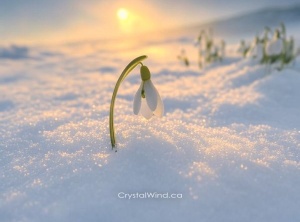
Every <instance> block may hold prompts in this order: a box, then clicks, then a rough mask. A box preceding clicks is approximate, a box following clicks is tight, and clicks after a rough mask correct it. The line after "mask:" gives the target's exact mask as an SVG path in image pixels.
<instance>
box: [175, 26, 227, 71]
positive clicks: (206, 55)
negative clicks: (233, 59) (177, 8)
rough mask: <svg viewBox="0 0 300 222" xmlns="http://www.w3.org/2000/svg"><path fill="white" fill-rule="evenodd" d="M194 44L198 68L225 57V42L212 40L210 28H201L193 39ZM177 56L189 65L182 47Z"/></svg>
mask: <svg viewBox="0 0 300 222" xmlns="http://www.w3.org/2000/svg"><path fill="white" fill-rule="evenodd" d="M195 46H197V47H198V66H199V68H200V69H202V68H204V67H205V66H206V65H208V64H211V63H214V62H218V61H222V60H223V58H224V57H225V47H226V43H225V41H224V40H220V41H216V40H214V38H213V32H212V30H211V29H210V30H209V31H207V30H201V32H200V34H199V35H198V37H197V39H196V41H195ZM177 58H178V59H179V60H180V61H182V62H183V63H184V64H185V65H186V66H189V65H190V62H189V59H188V57H187V55H186V53H185V50H184V49H183V50H181V53H180V55H178V56H177Z"/></svg>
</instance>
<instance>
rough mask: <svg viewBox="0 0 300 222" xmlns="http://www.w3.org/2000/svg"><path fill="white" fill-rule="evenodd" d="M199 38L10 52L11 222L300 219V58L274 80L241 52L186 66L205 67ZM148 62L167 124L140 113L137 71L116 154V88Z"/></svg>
mask: <svg viewBox="0 0 300 222" xmlns="http://www.w3.org/2000/svg"><path fill="white" fill-rule="evenodd" d="M288 31H289V33H291V34H293V33H297V31H298V30H294V32H293V30H288ZM298 33H299V31H298ZM189 38H190V36H186V39H182V37H178V38H176V37H174V36H172V38H169V37H165V38H158V39H155V40H153V41H151V39H150V40H147V39H145V40H143V41H139V42H134V41H132V42H130V43H128V39H127V40H126V41H125V40H124V41H119V40H111V41H106V42H104V41H94V42H92V41H91V42H82V43H76V44H75V43H73V44H64V45H56V46H14V45H12V46H3V47H2V48H1V49H0V91H1V97H0V123H1V128H0V137H1V140H0V178H1V183H0V220H1V221H210V222H214V221H245V222H246V221H273V222H274V221H298V220H300V213H299V206H300V192H299V191H300V188H299V184H300V156H299V154H300V118H299V109H300V105H299V104H300V103H299V102H300V100H299V95H300V87H299V85H300V75H299V70H300V65H299V62H300V61H299V58H298V60H297V61H296V63H295V64H294V65H292V66H290V67H288V68H287V69H285V70H283V71H280V72H279V71H274V70H273V71H272V72H270V71H269V70H268V69H266V67H265V66H261V65H259V64H257V62H256V61H253V60H251V59H242V58H240V57H237V55H236V54H234V52H235V49H236V45H229V46H228V47H229V48H228V49H227V58H226V59H225V60H224V61H223V62H221V63H217V64H214V65H211V66H208V67H206V68H205V69H204V70H199V69H198V68H197V65H196V63H195V61H192V66H191V67H190V68H186V67H184V66H183V65H182V64H181V63H180V62H179V61H178V60H176V55H177V54H178V53H179V52H180V47H184V48H186V49H187V55H190V57H194V58H195V59H196V53H195V52H196V51H197V50H196V49H195V48H193V45H192V44H191V42H190V41H189V40H188V39H189ZM296 39H297V36H296ZM298 39H299V37H298ZM225 40H226V39H225ZM297 45H298V44H297ZM189 47H190V48H189ZM193 53H194V54H193ZM143 54H147V55H148V56H149V58H148V59H146V60H145V62H144V64H145V65H147V66H148V67H149V69H150V71H151V72H152V81H153V83H154V85H155V87H156V88H157V90H158V91H159V93H160V95H161V97H162V98H163V100H164V104H165V116H164V117H163V118H157V117H153V118H151V119H150V120H145V119H144V118H143V117H141V116H136V115H134V114H133V113H132V106H133V98H134V95H135V93H136V91H137V90H138V88H139V85H140V77H139V69H138V68H137V69H135V70H134V71H133V72H132V73H131V74H130V76H128V78H127V79H126V80H125V81H124V82H123V84H122V85H121V87H120V90H119V93H118V97H117V100H116V105H115V127H116V137H117V144H118V152H113V151H112V150H111V147H110V138H109V129H108V115H109V105H110V99H111V95H112V92H113V88H114V86H115V83H116V81H117V79H118V77H119V75H120V73H121V72H122V70H123V69H124V68H125V66H126V65H127V64H128V63H129V62H130V61H131V60H132V59H134V58H135V57H137V56H140V55H143ZM120 192H124V193H128V194H134V193H137V192H139V193H145V192H157V193H166V192H168V193H175V194H182V198H177V199H164V198H152V199H151V198H149V199H143V198H136V199H123V198H118V194H119V193H120Z"/></svg>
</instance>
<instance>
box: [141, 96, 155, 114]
mask: <svg viewBox="0 0 300 222" xmlns="http://www.w3.org/2000/svg"><path fill="white" fill-rule="evenodd" d="M140 114H142V116H143V117H145V118H146V119H150V118H151V117H152V116H153V113H152V111H151V110H150V108H149V107H148V104H147V101H146V99H144V98H143V99H142V105H141V110H140Z"/></svg>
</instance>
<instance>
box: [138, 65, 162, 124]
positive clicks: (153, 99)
mask: <svg viewBox="0 0 300 222" xmlns="http://www.w3.org/2000/svg"><path fill="white" fill-rule="evenodd" d="M141 79H142V82H141V85H140V87H139V89H138V91H137V92H136V94H135V97H134V102H133V113H134V114H135V115H138V114H141V115H142V116H143V117H145V118H146V119H150V118H151V117H152V116H153V115H156V116H158V117H162V115H163V113H164V105H163V102H162V100H161V98H160V95H159V93H158V91H157V90H156V88H155V87H154V85H153V83H152V81H151V74H150V71H149V69H148V67H147V66H144V65H142V66H141Z"/></svg>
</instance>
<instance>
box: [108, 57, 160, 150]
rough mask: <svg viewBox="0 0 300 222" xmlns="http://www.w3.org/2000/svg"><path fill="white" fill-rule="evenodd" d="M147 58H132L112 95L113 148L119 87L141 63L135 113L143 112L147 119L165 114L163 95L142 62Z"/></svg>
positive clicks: (111, 125) (110, 117)
mask: <svg viewBox="0 0 300 222" xmlns="http://www.w3.org/2000/svg"><path fill="white" fill-rule="evenodd" d="M146 58H147V56H145V55H143V56H140V57H137V58H136V59H134V60H132V61H131V62H130V63H129V64H128V65H127V66H126V68H125V69H124V70H123V72H122V74H121V75H120V77H119V79H118V81H117V83H116V86H115V89H114V92H113V95H112V99H111V105H110V114H109V132H110V140H111V146H112V149H114V148H115V147H116V138H115V129H114V105H115V100H116V97H117V93H118V89H119V87H120V85H121V83H122V82H123V80H124V79H125V78H126V77H127V76H128V75H129V73H130V72H131V71H132V70H133V69H134V68H135V67H136V66H137V65H139V64H140V65H141V69H140V72H141V79H142V82H141V85H140V87H139V89H138V91H137V92H136V94H135V97H134V103H133V113H134V114H136V115H138V114H141V115H142V116H144V117H145V118H146V119H150V118H151V117H152V116H153V115H156V116H158V117H162V115H163V112H164V105H163V102H162V100H161V97H160V95H159V93H158V91H157V90H156V88H155V87H154V85H153V83H152V81H151V73H150V71H149V69H148V67H147V66H144V65H143V63H142V60H144V59H146Z"/></svg>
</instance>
